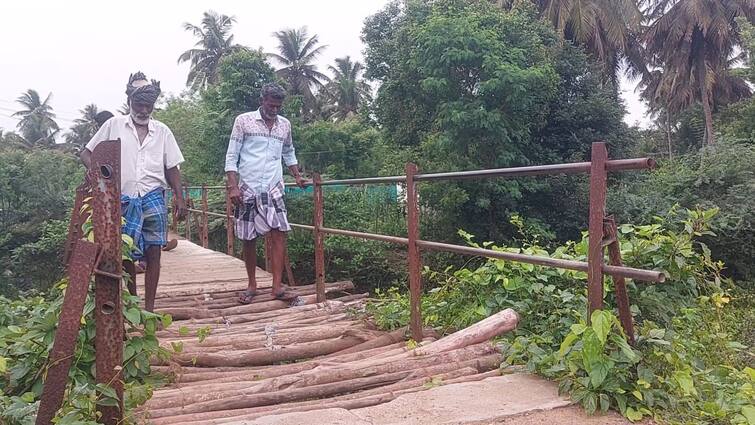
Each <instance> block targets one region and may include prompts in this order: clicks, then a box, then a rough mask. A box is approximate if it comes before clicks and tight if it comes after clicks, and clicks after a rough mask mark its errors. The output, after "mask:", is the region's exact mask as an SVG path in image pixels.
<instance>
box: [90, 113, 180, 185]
mask: <svg viewBox="0 0 755 425" xmlns="http://www.w3.org/2000/svg"><path fill="white" fill-rule="evenodd" d="M148 129H149V132H148V134H147V136H146V137H145V138H144V141H143V142H142V143H139V136H138V135H137V133H136V127H135V126H134V123H133V121H132V120H131V116H129V115H122V116H116V117H113V118H110V119H109V120H107V122H105V124H103V125H102V127H101V128H100V130H99V131H98V132H97V134H95V135H94V137H92V140H90V141H89V143H87V146H86V148H87V149H88V150H89V151H94V148H95V147H96V146H97V145H98V144H99V143H100V142H102V141H105V140H116V139H121V193H122V194H123V195H126V196H128V197H131V198H134V197H137V196H143V195H145V194H146V193H148V192H150V191H152V190H154V189H157V188H158V187H163V188H167V187H168V182H167V181H166V179H165V170H166V169H170V168H173V167H176V166H178V164H180V163H182V162H183V161H184V157H183V155H182V154H181V149H179V147H178V143H177V142H176V138H175V137H173V132H171V131H170V129H169V128H168V126H166V125H165V124H163V123H161V122H160V121H157V120H153V119H150V120H149V124H148Z"/></svg>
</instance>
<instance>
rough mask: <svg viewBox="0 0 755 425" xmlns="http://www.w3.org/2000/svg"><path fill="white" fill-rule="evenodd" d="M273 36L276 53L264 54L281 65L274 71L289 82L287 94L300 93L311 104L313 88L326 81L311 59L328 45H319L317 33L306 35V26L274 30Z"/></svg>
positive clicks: (319, 86) (313, 59) (315, 57)
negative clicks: (276, 45)
mask: <svg viewBox="0 0 755 425" xmlns="http://www.w3.org/2000/svg"><path fill="white" fill-rule="evenodd" d="M273 36H275V38H277V39H278V53H268V54H267V55H268V56H269V57H271V58H273V59H275V60H276V61H277V62H278V63H280V64H281V65H282V68H280V69H278V70H277V71H275V73H276V75H278V77H280V78H281V79H283V80H284V81H286V82H287V83H288V88H289V93H290V94H292V95H299V96H302V97H303V98H304V101H305V103H306V104H307V106H309V107H311V106H313V105H314V95H313V91H312V89H313V88H315V89H318V88H322V87H323V85H324V83H323V82H327V81H328V77H327V76H326V75H324V74H322V73H320V72H319V71H317V67H316V66H315V65H314V61H315V59H317V57H318V56H319V55H320V54H321V53H322V52H323V50H325V48H326V47H327V46H325V45H322V46H318V45H317V44H318V43H319V40H318V38H317V35H316V34H315V35H313V36H312V37H309V34H308V33H307V27H301V28H299V29H286V30H283V31H277V32H275V33H273Z"/></svg>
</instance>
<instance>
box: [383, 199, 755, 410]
mask: <svg viewBox="0 0 755 425" xmlns="http://www.w3.org/2000/svg"><path fill="white" fill-rule="evenodd" d="M716 212H717V211H716V210H695V211H690V210H685V211H678V210H675V211H672V212H671V213H670V214H669V215H668V216H666V217H664V218H663V219H660V218H659V219H658V221H657V222H656V223H654V224H651V225H642V226H632V225H622V226H621V227H620V229H619V230H620V243H621V251H622V257H623V259H624V261H625V263H626V264H627V265H629V266H632V267H642V268H652V269H658V270H663V271H664V273H665V274H666V275H667V281H666V282H665V283H663V284H644V283H640V282H636V283H630V285H629V297H630V301H631V302H632V306H631V310H632V313H633V316H634V320H635V322H636V323H637V324H638V326H639V329H638V330H637V333H638V339H637V344H636V346H635V347H630V346H629V345H628V344H627V343H626V340H625V335H624V333H623V330H622V329H621V325H620V324H619V322H618V320H617V318H616V316H614V313H613V312H612V310H605V311H596V312H594V313H593V316H592V318H591V319H592V320H591V323H592V324H591V325H587V324H586V323H587V321H586V317H585V315H586V305H587V301H586V297H587V293H586V288H585V280H586V275H585V273H583V272H573V271H566V270H561V269H549V268H544V267H539V266H533V265H530V264H520V263H511V262H506V261H503V260H488V261H485V262H484V263H483V264H481V265H480V266H479V267H463V268H458V269H454V268H452V267H448V268H446V269H444V270H442V271H433V270H430V269H427V270H426V279H427V281H428V283H429V284H430V285H431V286H432V287H433V289H431V290H430V291H429V292H428V294H426V296H425V297H424V298H423V300H422V310H423V312H424V321H425V324H427V325H430V326H435V327H439V328H441V329H444V330H445V331H446V332H452V331H454V330H457V329H460V328H463V327H465V326H468V325H470V324H472V323H475V322H477V321H479V320H481V319H483V318H485V317H487V316H488V315H490V314H492V313H495V312H497V311H500V310H502V309H504V308H513V309H514V310H516V311H517V312H518V313H519V314H520V316H521V322H520V324H519V326H518V328H517V329H516V330H515V331H514V332H512V333H511V334H510V335H506V336H504V337H503V339H502V340H501V341H500V345H501V347H502V349H503V351H504V353H505V356H506V361H507V364H515V365H525V366H526V368H527V369H529V370H530V371H533V372H536V373H539V374H541V375H543V376H546V377H548V378H551V379H555V380H557V381H559V384H560V389H561V391H563V392H565V393H568V394H570V395H571V397H572V398H573V399H574V400H575V401H578V402H580V403H581V404H582V405H583V406H584V407H585V409H586V410H587V411H588V412H590V413H592V412H595V411H596V410H598V409H600V410H603V411H605V410H607V409H608V408H613V409H616V410H618V411H620V412H621V413H622V414H624V415H625V416H626V417H627V418H629V419H631V420H638V419H641V418H642V417H644V416H652V417H654V418H655V419H658V420H660V421H662V422H663V423H680V424H689V423H700V424H704V423H705V424H708V423H722V424H723V423H752V422H751V421H752V413H753V409H755V405H753V402H752V400H753V395H755V387H753V385H755V376H753V375H755V370H753V369H752V368H751V367H750V366H751V365H752V361H753V355H752V353H751V352H749V351H748V348H747V346H745V345H744V344H742V343H741V342H740V341H742V339H743V338H746V337H747V335H746V332H748V331H747V330H744V329H742V328H741V327H739V326H745V327H746V326H747V325H745V324H746V323H752V321H753V320H754V319H755V314H753V310H752V308H751V307H752V302H753V300H752V294H751V293H748V292H746V291H744V290H742V289H741V288H737V287H736V286H735V285H734V284H733V282H732V281H731V280H729V279H726V278H724V277H722V275H721V271H722V270H723V263H722V262H720V261H716V260H714V259H713V258H712V257H711V252H710V250H709V249H708V248H707V246H706V245H705V244H704V243H702V242H700V238H701V237H703V236H712V233H711V231H710V225H711V222H712V219H713V218H714V217H715V215H716ZM512 222H513V223H514V224H515V225H516V226H517V227H518V229H519V230H520V232H521V235H520V236H521V238H522V240H523V241H524V243H523V245H522V246H520V247H504V246H497V245H495V244H491V243H489V242H488V243H484V244H482V245H483V246H486V247H488V248H490V249H494V250H505V251H510V252H522V253H527V254H533V255H543V256H551V257H553V258H564V259H577V260H584V259H585V258H586V252H587V235H585V237H583V239H582V240H581V241H579V242H577V243H575V242H569V243H567V244H566V245H563V246H559V247H557V248H555V249H554V250H553V251H551V252H548V251H547V250H545V249H543V248H542V247H540V246H538V245H536V244H532V243H531V241H530V240H529V237H528V235H527V233H526V231H525V230H524V228H523V226H522V225H521V224H520V222H519V220H518V219H515V220H512ZM462 235H463V236H464V237H465V238H466V239H467V240H468V243H469V244H470V245H473V246H478V244H476V243H474V242H473V241H472V236H471V235H469V234H465V233H463V232H462ZM605 290H606V297H605V302H606V305H607V306H608V307H609V308H611V307H613V306H615V301H614V299H613V288H612V285H611V282H610V279H609V280H608V282H606V284H605ZM380 295H381V296H382V297H381V298H380V299H379V300H377V301H375V302H374V303H372V304H371V306H370V307H369V311H370V312H371V313H372V314H373V315H374V317H375V320H376V322H377V324H378V325H380V326H381V327H383V328H387V329H392V328H396V327H398V326H403V325H406V324H407V323H408V319H409V316H408V307H409V301H408V296H407V295H406V294H402V293H400V292H399V291H397V290H395V289H393V290H389V291H387V292H386V293H381V294H380ZM732 325H733V326H734V327H733V328H732ZM743 331H744V332H743ZM748 365H749V366H748ZM748 420H749V421H750V422H748Z"/></svg>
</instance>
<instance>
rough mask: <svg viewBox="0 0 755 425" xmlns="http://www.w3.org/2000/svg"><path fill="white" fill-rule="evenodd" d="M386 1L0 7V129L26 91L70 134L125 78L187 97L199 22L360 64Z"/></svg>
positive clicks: (116, 95) (117, 97)
mask: <svg viewBox="0 0 755 425" xmlns="http://www.w3.org/2000/svg"><path fill="white" fill-rule="evenodd" d="M387 2H388V0H320V1H317V2H313V1H302V0H276V1H267V2H262V1H259V0H257V1H238V0H237V1H231V0H213V1H211V2H210V1H207V0H205V1H198V0H182V1H167V0H162V1H161V0H153V1H144V0H131V1H121V2H111V1H93V0H69V1H60V0H55V1H53V0H46V1H41V0H16V1H13V0H0V128H4V129H6V130H13V129H15V127H16V123H17V120H16V119H14V118H12V117H11V115H12V114H13V112H15V111H17V110H18V109H20V105H18V104H17V103H16V102H15V100H16V99H17V98H18V97H19V96H20V95H21V93H23V92H24V91H26V90H27V89H29V88H33V89H35V90H37V91H38V92H39V93H40V95H41V96H47V94H48V93H52V100H51V104H52V106H53V108H54V112H55V113H56V114H57V121H58V124H59V125H60V126H61V127H62V128H68V127H70V126H71V125H72V121H73V120H74V119H76V118H78V117H79V116H80V113H79V110H80V109H82V108H83V107H84V105H86V104H90V103H94V104H96V105H98V107H100V109H107V110H110V111H115V110H116V109H118V108H120V106H121V105H122V104H123V101H124V97H125V95H124V93H123V91H124V90H125V85H126V82H127V80H128V76H129V74H130V73H132V72H136V71H138V70H141V71H143V72H144V73H146V74H147V76H148V77H149V78H154V79H157V80H159V81H161V86H162V89H163V92H167V93H171V94H175V95H178V94H180V93H181V92H182V91H183V90H184V88H185V82H186V75H187V73H188V64H186V63H184V64H181V65H178V64H177V59H178V56H179V55H180V54H181V53H182V52H183V51H185V50H187V49H189V48H191V47H192V46H193V45H194V43H195V42H196V40H195V39H194V38H193V36H192V35H191V34H190V33H188V32H186V31H184V29H183V23H184V22H191V23H193V24H197V25H198V24H199V23H200V20H201V18H202V13H203V12H204V11H206V10H210V9H212V10H214V11H216V12H218V13H222V14H226V15H233V16H235V17H236V19H237V22H236V24H235V25H234V27H233V34H234V41H235V42H236V43H239V44H242V45H246V46H248V47H251V48H258V47H262V49H263V50H264V51H268V52H269V51H274V50H275V48H276V46H277V42H276V41H275V39H274V38H273V36H272V33H273V32H274V31H278V30H281V29H285V28H299V27H302V26H307V28H308V30H309V33H310V34H318V35H319V39H320V42H321V43H322V44H326V45H328V48H327V49H326V50H325V51H324V53H323V55H322V56H321V57H320V60H319V62H318V64H319V69H320V70H321V71H323V72H324V71H326V69H327V66H328V65H329V64H331V63H333V61H334V59H335V58H337V57H342V56H346V55H350V56H351V57H352V58H358V59H360V60H361V58H362V50H363V45H362V42H361V40H360V39H359V36H360V33H361V29H362V25H363V22H364V19H365V18H367V17H368V16H370V15H372V14H373V13H375V12H377V11H378V10H380V9H381V8H382V7H383V6H384V5H385V4H386V3H387ZM622 85H623V87H622V96H623V97H624V99H625V102H626V105H627V109H628V114H627V116H626V117H625V121H626V122H627V123H628V124H630V125H632V124H635V123H640V124H641V125H647V124H648V122H649V121H648V120H647V118H646V117H645V108H644V106H643V105H642V103H641V102H640V101H639V99H638V97H637V95H636V93H635V92H634V85H633V84H629V83H628V82H624V83H623V84H622Z"/></svg>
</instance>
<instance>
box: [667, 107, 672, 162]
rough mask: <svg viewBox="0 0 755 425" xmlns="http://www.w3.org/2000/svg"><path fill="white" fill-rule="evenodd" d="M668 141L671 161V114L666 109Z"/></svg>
mask: <svg viewBox="0 0 755 425" xmlns="http://www.w3.org/2000/svg"><path fill="white" fill-rule="evenodd" d="M666 139H667V140H668V159H669V161H671V112H669V110H668V107H666Z"/></svg>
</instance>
